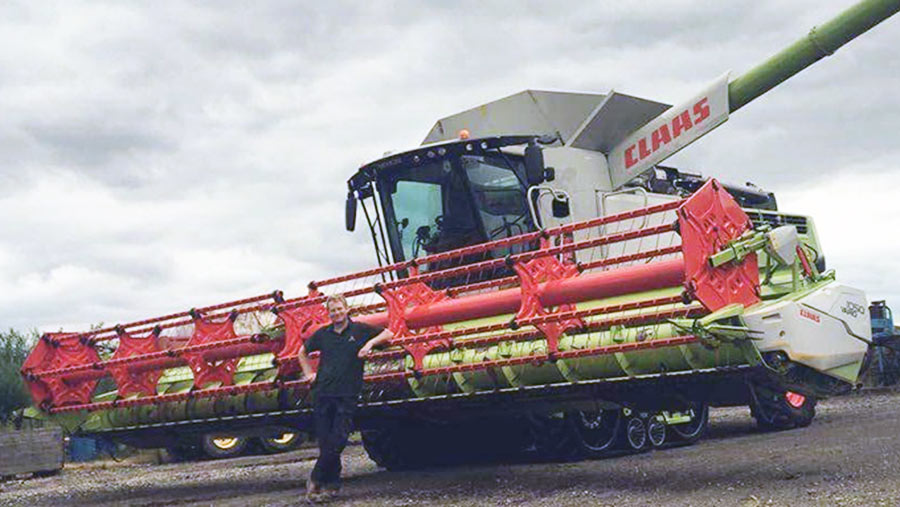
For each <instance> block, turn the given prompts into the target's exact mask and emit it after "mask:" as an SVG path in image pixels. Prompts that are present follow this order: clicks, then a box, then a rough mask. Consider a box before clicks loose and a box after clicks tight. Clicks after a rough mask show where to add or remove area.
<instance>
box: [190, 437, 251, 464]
mask: <svg viewBox="0 0 900 507" xmlns="http://www.w3.org/2000/svg"><path fill="white" fill-rule="evenodd" d="M200 446H201V448H202V449H203V452H204V454H206V455H207V456H209V457H210V458H217V459H218V458H233V457H235V456H238V455H240V454H241V453H242V452H244V449H246V448H247V438H245V437H236V436H229V435H203V439H202V440H201V443H200Z"/></svg>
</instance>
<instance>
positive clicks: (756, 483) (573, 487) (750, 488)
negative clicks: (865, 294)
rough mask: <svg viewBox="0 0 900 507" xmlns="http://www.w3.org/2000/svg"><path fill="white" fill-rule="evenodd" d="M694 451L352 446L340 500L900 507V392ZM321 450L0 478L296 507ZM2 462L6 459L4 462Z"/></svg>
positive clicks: (118, 497) (722, 426) (40, 501)
mask: <svg viewBox="0 0 900 507" xmlns="http://www.w3.org/2000/svg"><path fill="white" fill-rule="evenodd" d="M710 420H711V425H710V432H709V434H708V436H707V437H706V438H705V439H703V440H701V441H700V442H699V443H698V444H696V445H694V446H691V447H683V448H675V449H666V450H660V451H654V452H649V453H645V454H640V455H631V456H625V457H619V458H611V459H605V460H597V461H583V462H578V463H550V464H546V463H543V464H502V465H479V466H470V467H458V468H445V469H431V470H425V471H417V472H395V473H394V472H387V471H384V470H382V469H379V468H378V467H376V466H375V464H374V463H372V462H371V461H370V460H369V459H368V458H367V457H366V455H365V453H364V451H363V450H362V447H361V446H358V445H357V446H351V447H349V448H348V450H347V452H346V453H345V455H344V470H345V477H346V482H345V486H344V491H343V493H342V496H341V497H340V498H339V499H338V500H337V501H335V502H333V503H335V504H341V505H344V504H346V505H419V504H433V505H437V504H439V505H483V504H497V505H504V504H525V505H550V504H552V505H584V504H589V505H625V504H628V505H654V506H658V505H746V506H756V505H900V473H897V471H896V470H895V469H894V466H896V465H897V464H900V438H898V433H900V391H889V392H871V391H870V392H868V393H866V394H862V395H860V394H853V395H849V396H845V397H840V398H834V399H831V400H826V401H823V402H821V403H820V404H819V407H818V416H817V417H816V420H815V421H814V422H813V424H812V425H811V426H810V427H808V428H804V429H798V430H791V431H785V432H779V433H761V432H758V431H756V430H755V428H754V425H753V421H752V419H751V418H750V414H749V410H748V409H746V408H739V409H718V410H714V411H712V413H711V417H710ZM315 455H316V451H315V449H301V450H299V451H295V452H292V453H287V454H281V455H277V456H248V457H241V458H235V459H231V460H220V461H203V462H197V463H176V464H165V465H154V464H139V463H134V462H129V463H115V462H98V463H91V464H80V465H67V466H66V468H65V470H64V471H63V472H62V473H61V474H59V475H57V476H54V477H48V478H34V479H26V480H13V481H7V482H2V483H0V505H22V504H24V505H29V506H37V505H59V504H76V503H77V504H89V505H141V506H151V505H173V504H176V505H213V504H214V505H226V506H238V505H241V506H243V505H296V504H300V503H303V502H302V501H301V499H302V496H303V494H304V489H303V483H304V480H305V478H306V476H307V475H308V474H309V471H310V469H311V468H312V464H313V460H314V459H315ZM0 459H8V458H7V457H5V456H4V457H0Z"/></svg>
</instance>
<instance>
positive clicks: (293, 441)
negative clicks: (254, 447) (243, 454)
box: [259, 432, 306, 454]
mask: <svg viewBox="0 0 900 507" xmlns="http://www.w3.org/2000/svg"><path fill="white" fill-rule="evenodd" d="M305 441H306V434H305V433H298V432H286V433H282V434H281V435H280V436H277V437H262V438H260V439H259V446H260V447H261V448H262V450H263V451H265V452H267V453H269V454H275V453H279V452H287V451H291V450H294V449H296V448H297V447H300V444H302V443H303V442H305Z"/></svg>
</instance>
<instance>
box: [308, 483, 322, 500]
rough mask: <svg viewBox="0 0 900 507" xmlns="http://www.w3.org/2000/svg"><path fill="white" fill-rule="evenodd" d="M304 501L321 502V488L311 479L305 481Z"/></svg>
mask: <svg viewBox="0 0 900 507" xmlns="http://www.w3.org/2000/svg"><path fill="white" fill-rule="evenodd" d="M306 500H307V501H309V502H310V503H319V502H321V501H322V488H321V487H320V486H319V484H318V483H317V482H316V481H314V480H312V479H307V481H306Z"/></svg>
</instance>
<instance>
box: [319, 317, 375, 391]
mask: <svg viewBox="0 0 900 507" xmlns="http://www.w3.org/2000/svg"><path fill="white" fill-rule="evenodd" d="M380 332H381V330H379V329H375V328H374V327H372V326H368V325H366V324H361V323H358V322H353V321H352V320H351V321H350V322H349V323H348V324H347V327H346V328H344V332H342V333H336V332H335V331H334V324H329V325H328V326H325V327H322V328H319V330H318V331H316V332H315V333H313V335H312V336H311V337H310V338H309V339H308V340H306V343H305V344H304V347H305V348H306V351H307V352H312V351H314V350H318V351H319V369H318V371H317V372H316V385H315V388H316V396H351V397H353V398H355V397H357V396H359V393H360V391H362V384H363V362H364V361H363V360H362V359H360V358H359V357H358V356H357V354H358V353H359V351H360V349H362V348H363V345H365V344H366V342H368V341H369V340H371V339H372V338H374V337H375V336H376V335H378V333H380Z"/></svg>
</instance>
